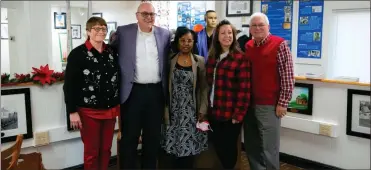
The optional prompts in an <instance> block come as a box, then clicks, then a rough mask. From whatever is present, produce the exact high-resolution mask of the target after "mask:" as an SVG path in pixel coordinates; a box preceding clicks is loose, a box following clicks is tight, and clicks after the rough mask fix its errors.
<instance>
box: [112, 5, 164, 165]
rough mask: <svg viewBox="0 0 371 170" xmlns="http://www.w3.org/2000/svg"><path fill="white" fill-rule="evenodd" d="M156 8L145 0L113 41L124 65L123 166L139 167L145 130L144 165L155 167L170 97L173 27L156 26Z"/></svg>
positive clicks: (119, 28) (122, 111) (122, 102)
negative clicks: (135, 19)
mask: <svg viewBox="0 0 371 170" xmlns="http://www.w3.org/2000/svg"><path fill="white" fill-rule="evenodd" d="M155 17H156V13H155V9H154V7H153V5H152V4H151V3H149V2H142V3H141V4H140V5H139V7H138V9H137V12H136V18H137V20H138V22H137V23H133V24H129V25H124V26H120V27H118V28H117V32H116V39H115V40H114V41H113V43H112V45H113V46H116V47H117V50H118V53H119V64H120V67H121V87H120V89H121V91H120V99H121V134H122V135H121V140H120V146H119V147H120V169H136V156H137V146H138V139H139V136H140V134H141V130H142V132H143V138H142V139H143V143H142V151H143V152H142V162H141V163H142V165H141V166H142V168H143V169H156V164H157V155H158V151H159V148H160V138H161V124H162V120H163V116H164V110H165V103H166V101H165V100H166V98H167V95H168V94H167V89H168V88H167V86H168V85H167V79H168V76H167V75H168V71H167V66H168V55H169V50H170V39H171V34H170V31H168V30H166V29H163V28H160V27H157V26H154V22H155Z"/></svg>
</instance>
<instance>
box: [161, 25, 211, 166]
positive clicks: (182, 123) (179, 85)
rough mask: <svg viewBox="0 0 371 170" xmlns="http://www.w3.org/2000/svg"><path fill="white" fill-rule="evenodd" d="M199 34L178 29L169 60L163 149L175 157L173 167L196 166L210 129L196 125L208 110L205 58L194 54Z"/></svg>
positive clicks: (205, 147) (184, 28)
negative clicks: (195, 163) (197, 157)
mask: <svg viewBox="0 0 371 170" xmlns="http://www.w3.org/2000/svg"><path fill="white" fill-rule="evenodd" d="M196 41H197V40H196V34H195V33H194V32H193V31H192V30H189V29H188V28H186V27H181V28H178V29H177V32H176V33H175V38H174V43H176V45H175V46H174V47H177V48H176V49H173V51H175V52H176V53H175V54H174V55H173V56H172V58H171V62H170V76H169V79H170V81H169V94H170V103H169V112H168V115H165V120H166V124H167V128H166V132H165V141H164V146H163V147H164V149H165V151H166V152H167V153H168V154H170V155H172V157H173V162H172V164H173V166H174V167H173V168H174V169H182V168H186V169H191V168H193V162H194V156H195V155H198V154H200V153H201V152H202V151H204V150H206V149H207V147H208V146H207V132H203V131H201V130H199V129H197V128H196V123H197V122H198V121H202V120H203V119H204V117H205V115H206V113H207V107H208V102H207V91H208V90H207V89H208V87H207V83H206V72H205V62H204V58H203V57H201V56H198V55H195V54H193V53H192V50H193V48H194V47H195V44H196Z"/></svg>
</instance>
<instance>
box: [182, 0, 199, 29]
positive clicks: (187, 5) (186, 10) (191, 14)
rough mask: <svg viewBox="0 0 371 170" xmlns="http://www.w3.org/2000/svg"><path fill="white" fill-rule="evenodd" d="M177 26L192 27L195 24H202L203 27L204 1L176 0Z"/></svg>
mask: <svg viewBox="0 0 371 170" xmlns="http://www.w3.org/2000/svg"><path fill="white" fill-rule="evenodd" d="M177 8H178V9H177V14H178V17H177V18H178V24H177V25H178V27H179V26H186V27H188V28H189V29H192V28H193V26H194V25H196V24H202V25H203V26H204V27H205V19H204V17H205V12H206V3H205V2H204V1H201V2H178V5H177Z"/></svg>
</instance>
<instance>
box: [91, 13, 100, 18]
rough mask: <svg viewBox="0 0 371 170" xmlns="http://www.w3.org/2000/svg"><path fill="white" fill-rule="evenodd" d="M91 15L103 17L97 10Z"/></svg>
mask: <svg viewBox="0 0 371 170" xmlns="http://www.w3.org/2000/svg"><path fill="white" fill-rule="evenodd" d="M91 16H92V17H101V18H103V14H102V13H99V12H95V13H93V14H92V15H91Z"/></svg>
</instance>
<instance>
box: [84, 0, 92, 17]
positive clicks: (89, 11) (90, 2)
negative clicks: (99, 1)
mask: <svg viewBox="0 0 371 170" xmlns="http://www.w3.org/2000/svg"><path fill="white" fill-rule="evenodd" d="M92 15H93V2H92V1H91V0H89V1H88V15H86V16H87V17H88V18H87V20H89V18H90V17H91V16H92Z"/></svg>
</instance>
